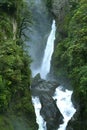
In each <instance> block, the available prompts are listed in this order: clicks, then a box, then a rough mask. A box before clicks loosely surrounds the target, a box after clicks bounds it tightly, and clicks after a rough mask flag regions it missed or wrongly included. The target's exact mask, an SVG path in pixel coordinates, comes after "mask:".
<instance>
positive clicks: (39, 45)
mask: <svg viewBox="0 0 87 130" xmlns="http://www.w3.org/2000/svg"><path fill="white" fill-rule="evenodd" d="M30 2H31V0H30ZM32 2H33V5H32V6H30V7H31V11H32V14H33V20H34V25H33V26H32V27H31V30H32V34H29V37H30V41H29V42H27V43H26V44H27V45H28V44H29V46H30V50H29V52H30V55H31V57H32V59H33V62H32V64H31V70H32V76H33V77H34V76H35V75H36V74H37V73H40V75H41V78H42V79H45V80H46V77H47V74H48V73H49V72H50V67H51V59H52V54H53V52H54V40H55V33H56V23H55V20H53V22H52V20H51V19H52V18H51V19H49V14H48V13H47V9H46V6H45V4H44V2H43V0H33V1H32ZM29 4H30V3H29ZM30 5H31V4H30ZM51 24H52V25H51ZM50 28H51V29H50ZM27 33H28V32H27ZM72 93H73V92H72V91H70V90H67V89H65V88H64V86H58V87H57V88H56V90H55V93H54V96H53V99H56V104H57V107H58V108H59V110H60V112H61V113H62V115H63V117H64V120H63V124H61V125H60V126H59V128H58V129H57V130H66V126H67V123H68V121H69V120H70V119H71V117H72V116H73V114H74V113H75V111H76V110H75V108H74V107H73V104H72V102H71V96H72ZM32 102H33V105H34V108H35V113H36V122H37V124H38V130H47V128H46V122H45V121H44V119H43V117H42V116H41V115H40V110H41V107H42V106H41V103H40V100H39V97H38V96H37V97H35V96H33V95H32Z"/></svg>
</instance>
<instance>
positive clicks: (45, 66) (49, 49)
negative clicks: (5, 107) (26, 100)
mask: <svg viewBox="0 0 87 130" xmlns="http://www.w3.org/2000/svg"><path fill="white" fill-rule="evenodd" d="M55 32H56V26H55V20H53V23H52V30H51V32H50V35H49V37H48V39H47V45H46V49H45V53H44V58H43V62H42V66H41V69H39V70H38V73H40V74H41V77H42V78H43V79H46V75H47V74H48V72H49V71H50V62H51V57H52V54H53V51H54V40H55ZM32 102H33V104H34V108H35V113H36V117H37V119H36V121H37V123H38V125H39V129H38V130H46V122H45V121H44V120H43V118H42V117H41V115H40V110H41V103H40V101H39V98H38V97H33V96H32Z"/></svg>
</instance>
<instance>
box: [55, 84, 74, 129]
mask: <svg viewBox="0 0 87 130" xmlns="http://www.w3.org/2000/svg"><path fill="white" fill-rule="evenodd" d="M63 89H64V87H63V86H59V87H58V88H56V91H55V94H54V96H53V98H54V99H57V106H58V108H59V110H60V112H61V113H62V115H63V117H64V120H63V121H64V123H63V124H62V125H60V127H59V128H58V130H66V126H67V123H68V121H69V120H70V119H71V117H72V116H73V114H74V113H75V112H76V110H75V109H74V107H73V104H72V102H71V96H72V91H69V90H67V89H65V90H63Z"/></svg>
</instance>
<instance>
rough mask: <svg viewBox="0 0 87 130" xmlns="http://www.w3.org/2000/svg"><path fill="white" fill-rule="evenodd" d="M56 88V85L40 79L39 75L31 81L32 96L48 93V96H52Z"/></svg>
mask: <svg viewBox="0 0 87 130" xmlns="http://www.w3.org/2000/svg"><path fill="white" fill-rule="evenodd" d="M58 86H59V84H58V83H56V82H51V81H46V80H43V79H41V77H40V74H37V75H36V76H35V77H34V78H33V79H32V83H31V91H32V94H33V95H34V96H38V95H41V94H43V93H49V94H50V95H53V94H54V91H55V88H56V87H58Z"/></svg>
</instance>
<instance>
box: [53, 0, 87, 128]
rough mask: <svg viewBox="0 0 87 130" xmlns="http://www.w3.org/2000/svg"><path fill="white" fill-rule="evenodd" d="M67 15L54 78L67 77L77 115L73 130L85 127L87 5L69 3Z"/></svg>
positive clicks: (55, 56)
mask: <svg viewBox="0 0 87 130" xmlns="http://www.w3.org/2000/svg"><path fill="white" fill-rule="evenodd" d="M70 4H71V8H70V12H69V13H68V14H67V15H66V16H65V19H64V23H63V25H62V26H63V28H64V31H65V32H66V33H67V37H66V38H65V39H63V40H61V41H60V42H59V43H58V44H57V46H56V47H55V52H54V56H53V67H54V71H55V74H56V75H57V76H58V77H59V76H61V77H62V76H67V77H68V78H69V79H70V80H71V82H72V86H73V89H74V98H75V101H76V102H77V104H78V107H79V111H78V116H77V122H76V123H75V122H74V125H73V128H74V130H80V129H81V130H86V126H87V1H86V0H79V1H77V2H75V1H72V0H71V1H70Z"/></svg>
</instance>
